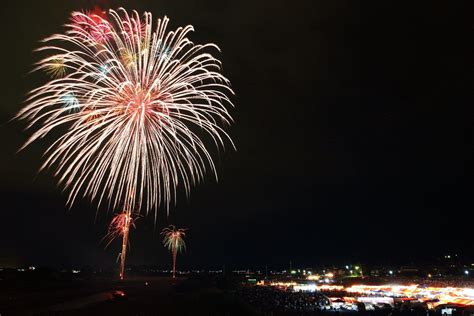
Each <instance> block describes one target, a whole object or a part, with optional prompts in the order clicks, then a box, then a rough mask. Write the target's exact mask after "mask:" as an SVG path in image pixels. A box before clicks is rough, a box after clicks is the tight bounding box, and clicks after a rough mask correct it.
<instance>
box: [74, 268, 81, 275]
mask: <svg viewBox="0 0 474 316" xmlns="http://www.w3.org/2000/svg"><path fill="white" fill-rule="evenodd" d="M80 272H81V270H74V269H73V270H72V273H74V274H77V273H80Z"/></svg>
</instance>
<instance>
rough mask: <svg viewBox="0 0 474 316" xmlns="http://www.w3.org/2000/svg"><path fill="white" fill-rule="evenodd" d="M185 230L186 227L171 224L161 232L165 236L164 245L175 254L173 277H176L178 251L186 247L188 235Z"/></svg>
mask: <svg viewBox="0 0 474 316" xmlns="http://www.w3.org/2000/svg"><path fill="white" fill-rule="evenodd" d="M185 231H186V229H183V228H179V229H177V228H176V227H175V226H174V225H170V226H168V227H166V228H164V229H163V230H162V231H161V234H162V235H163V236H164V238H163V245H164V246H165V247H166V248H168V250H169V251H171V254H172V256H173V279H174V278H175V277H176V257H177V255H178V252H182V251H183V250H185V249H186V243H185V242H184V237H186V233H185Z"/></svg>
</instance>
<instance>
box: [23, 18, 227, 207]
mask: <svg viewBox="0 0 474 316" xmlns="http://www.w3.org/2000/svg"><path fill="white" fill-rule="evenodd" d="M72 16H73V18H72V23H70V24H68V25H67V30H66V32H65V34H56V35H53V36H51V37H49V38H47V39H45V40H44V42H45V43H47V45H46V46H44V47H42V48H40V49H39V50H41V51H48V52H52V53H53V55H54V58H55V59H60V60H62V63H63V65H64V67H65V69H66V71H65V72H64V74H65V75H64V76H63V77H61V78H57V79H54V80H51V81H49V82H47V83H46V84H44V85H43V86H41V87H39V88H37V89H34V90H33V91H32V92H31V93H30V96H29V97H28V99H27V103H28V104H27V105H26V107H25V108H23V109H22V110H21V111H20V113H19V114H18V115H17V117H18V118H20V119H26V120H28V121H30V125H29V127H32V126H34V127H36V128H37V131H36V132H35V133H34V134H33V135H32V136H31V137H30V139H29V140H28V141H27V142H26V144H25V145H24V147H25V146H27V145H29V144H30V143H32V142H33V141H35V140H38V139H40V138H42V137H44V136H45V135H47V134H49V133H50V132H51V131H52V130H55V129H58V128H59V127H61V126H64V127H66V128H67V130H66V131H64V132H63V134H62V135H60V136H59V137H58V139H56V140H55V141H54V142H53V144H52V145H51V146H50V147H49V148H48V150H47V151H46V160H45V162H44V164H43V165H42V167H41V169H44V168H49V167H51V168H53V169H55V172H54V174H55V176H57V177H58V181H59V183H60V184H61V185H63V186H64V187H65V189H68V190H69V199H68V204H69V205H71V204H73V203H74V201H75V199H76V198H77V197H78V196H80V195H82V196H86V197H89V198H90V199H92V200H96V201H97V202H98V205H101V203H102V202H103V201H105V200H107V201H109V205H110V206H111V207H113V208H114V209H117V208H123V209H132V210H135V209H137V210H145V211H146V212H148V211H150V210H155V211H156V210H157V208H158V207H159V206H160V205H162V206H164V207H165V208H166V209H168V207H169V204H170V202H171V201H175V198H176V189H177V188H178V187H179V186H180V185H181V186H182V187H183V188H184V190H185V192H186V193H187V194H188V193H189V189H190V187H191V186H192V185H194V184H196V183H197V182H199V181H200V180H202V177H203V175H204V173H205V172H206V171H207V170H208V169H210V171H211V172H212V173H213V174H214V175H216V170H215V166H214V163H213V161H212V158H211V155H210V153H209V152H208V150H207V148H206V146H205V144H204V142H203V140H202V139H201V138H200V137H199V136H198V134H197V133H201V134H207V135H208V136H210V139H212V140H213V141H214V143H215V145H216V146H217V147H218V148H223V147H224V143H225V140H226V139H227V140H229V143H230V144H232V142H231V141H230V138H229V137H228V135H227V134H226V133H225V132H224V130H223V129H222V127H221V125H227V124H230V123H231V121H232V118H231V117H230V115H229V113H228V110H227V107H226V106H227V105H231V102H230V100H229V98H228V96H227V94H228V93H232V91H231V89H230V88H229V81H228V80H227V79H226V78H225V77H224V76H223V75H222V74H221V73H220V62H219V61H218V60H217V59H216V58H214V57H213V56H212V55H211V54H210V53H209V52H208V50H209V49H212V48H217V46H215V45H214V44H205V45H195V44H193V43H192V42H191V41H190V40H189V39H188V38H187V35H188V33H189V32H191V31H192V30H193V28H192V26H186V27H180V28H178V29H177V30H175V31H167V30H166V29H167V24H168V19H167V18H166V17H165V18H164V19H158V20H157V23H156V27H155V28H154V29H152V16H151V14H150V13H145V14H144V15H143V16H139V15H138V13H137V12H133V14H131V15H129V14H128V13H127V12H126V11H125V10H123V9H119V10H118V11H113V10H110V11H109V20H110V21H109V20H107V19H104V18H103V17H100V16H98V15H93V17H90V16H89V15H87V14H83V13H79V12H74V13H73V14H72ZM98 33H100V34H102V35H103V36H102V35H101V36H98V35H97V34H98ZM49 67H51V58H50V57H48V58H46V59H43V60H41V61H40V62H39V63H38V66H37V69H44V70H47V69H48V68H49ZM58 74H59V73H58ZM71 108H74V111H71V110H70V109H71ZM61 131H63V130H61ZM232 146H233V144H232ZM128 192H134V193H133V195H132V196H129V194H128Z"/></svg>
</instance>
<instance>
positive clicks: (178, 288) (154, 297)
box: [0, 277, 254, 316]
mask: <svg viewBox="0 0 474 316" xmlns="http://www.w3.org/2000/svg"><path fill="white" fill-rule="evenodd" d="M146 282H148V285H146ZM116 290H121V291H123V292H124V293H125V294H126V295H125V297H124V298H121V297H120V296H114V295H113V293H114V291H116ZM0 315H1V316H8V315H254V313H253V312H252V310H251V309H250V307H249V306H247V305H246V304H245V303H243V302H242V301H241V300H239V299H238V298H237V297H235V296H234V295H231V294H230V293H229V292H227V291H224V290H222V289H219V288H218V287H217V286H216V285H215V282H214V281H213V280H211V279H206V278H189V279H185V278H178V279H176V280H173V279H171V278H167V277H150V278H143V277H135V278H131V279H129V280H126V281H118V280H117V281H111V280H67V281H44V280H38V281H37V282H31V280H28V282H23V281H19V280H15V281H0Z"/></svg>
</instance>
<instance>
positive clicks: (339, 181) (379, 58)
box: [0, 0, 474, 268]
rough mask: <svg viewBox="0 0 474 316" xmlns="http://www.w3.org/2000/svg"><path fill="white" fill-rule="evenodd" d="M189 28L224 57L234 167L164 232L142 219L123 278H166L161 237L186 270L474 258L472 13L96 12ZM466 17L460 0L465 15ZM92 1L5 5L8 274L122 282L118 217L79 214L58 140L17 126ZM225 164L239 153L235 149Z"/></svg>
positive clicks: (212, 8) (3, 175) (130, 4)
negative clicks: (88, 269) (44, 67)
mask: <svg viewBox="0 0 474 316" xmlns="http://www.w3.org/2000/svg"><path fill="white" fill-rule="evenodd" d="M98 2H101V3H102V4H103V5H105V6H109V7H110V8H116V7H119V6H124V7H125V8H127V9H137V10H138V11H140V12H142V11H144V10H147V11H151V12H152V13H153V14H154V17H160V16H163V15H167V16H168V17H169V18H170V19H171V23H170V26H171V28H176V27H178V26H182V25H186V24H192V25H194V27H195V29H196V32H195V33H193V34H192V35H191V39H192V40H193V41H194V42H198V43H205V42H214V43H216V44H217V45H219V47H220V48H221V50H222V53H221V54H220V56H219V57H220V58H221V59H222V62H223V66H224V69H223V71H224V74H225V75H226V76H227V77H228V78H229V79H230V80H231V82H232V87H233V89H234V90H235V92H236V96H235V97H234V98H233V99H232V101H233V102H234V103H235V105H236V108H235V109H234V110H232V115H233V116H234V117H235V124H234V125H233V126H232V127H231V128H230V129H229V133H230V135H231V137H232V138H233V139H234V141H235V143H236V146H237V151H236V152H234V151H232V150H227V151H225V152H220V153H219V154H218V155H215V156H214V157H215V160H216V164H217V169H218V174H219V182H218V183H216V181H215V180H214V179H213V178H212V176H211V175H208V176H207V178H206V181H205V182H204V183H202V184H201V185H199V186H198V187H196V188H194V189H193V191H192V194H191V197H190V199H189V200H187V199H185V198H184V197H180V199H179V200H178V204H177V206H176V207H173V208H172V209H171V210H170V215H169V217H167V216H166V213H165V212H164V211H160V213H159V215H158V220H157V221H156V223H155V220H154V216H148V217H144V218H141V219H140V220H139V221H138V222H137V229H135V230H134V231H132V233H131V245H132V248H131V252H130V255H129V257H128V258H127V259H128V264H147V265H157V266H161V267H165V266H167V265H169V261H170V256H169V254H168V253H167V251H166V250H165V249H164V248H163V247H162V245H161V238H160V235H159V232H160V230H161V229H162V227H164V226H166V225H168V224H176V225H178V226H180V227H188V228H189V230H188V238H187V245H188V251H187V252H186V254H185V255H183V256H180V257H179V259H178V266H179V267H182V268H193V267H195V268H208V267H209V268H214V267H215V268H220V267H221V266H222V265H224V264H225V265H226V267H232V268H247V267H251V268H252V267H262V266H263V265H265V264H268V265H269V267H275V268H284V267H287V266H288V263H289V261H292V262H293V266H313V265H323V264H333V263H334V264H345V263H347V262H362V263H374V264H376V263H381V264H385V263H410V262H426V261H431V260H434V259H435V258H436V257H438V256H440V255H442V254H444V253H447V252H454V251H455V252H457V253H459V254H460V255H462V256H465V257H473V254H474V246H473V235H472V231H473V229H472V225H473V224H472V223H473V222H472V220H471V219H470V217H471V216H470V215H471V213H472V212H473V209H474V201H473V199H472V192H474V188H473V179H474V177H473V170H474V164H473V148H474V147H473V129H472V127H473V121H474V115H473V114H474V111H473V105H474V103H473V94H472V91H473V80H472V78H473V72H472V71H473V69H474V67H473V60H474V54H473V52H474V50H473V45H472V43H473V39H474V38H473V30H474V29H473V22H472V21H473V19H472V12H473V11H472V10H471V9H469V8H467V6H463V2H462V1H449V2H448V1H439V2H434V1H425V2H423V3H422V2H421V1H420V2H418V1H416V3H415V1H410V2H403V3H399V2H396V1H394V2H393V3H391V2H390V1H332V0H331V1H330V0H327V1H314V0H313V1H310V0H308V1H298V0H293V1H281V0H272V1H250V0H240V1H222V0H199V1H182V0H179V1H178V0H169V1H164V0H163V1H161V0H150V1H145V0H142V1H113V0H110V1H105V2H104V1H98ZM468 2H469V1H466V2H465V3H466V4H467V3H468ZM95 3H96V2H94V1H79V0H68V1H64V0H56V1H31V3H29V2H26V1H6V2H5V3H2V9H1V23H2V27H1V31H0V32H1V33H2V36H1V39H2V49H1V50H0V54H1V59H0V60H1V61H2V71H1V76H0V81H1V87H2V88H1V90H2V91H1V98H0V103H1V104H0V144H1V150H0V201H1V203H0V212H1V220H0V266H16V265H26V264H34V265H37V266H41V265H48V266H56V267H61V266H63V267H74V266H76V267H77V266H81V265H86V264H87V265H93V266H112V265H113V264H114V263H115V259H116V256H117V253H118V251H119V249H118V246H119V245H118V244H119V243H118V242H117V243H115V245H114V246H112V247H110V248H108V249H105V250H104V245H103V244H101V243H100V240H101V238H102V237H103V235H104V234H105V232H106V229H107V223H108V220H110V217H111V210H109V213H107V209H101V210H99V212H97V211H96V208H95V205H93V204H91V203H89V202H88V201H85V200H84V201H81V202H80V203H78V204H77V205H75V206H74V207H73V208H72V209H71V210H68V209H67V208H66V207H65V206H64V205H65V202H66V193H64V192H61V188H59V187H57V186H56V184H55V180H54V179H53V178H52V173H51V172H43V173H39V174H38V173H37V170H38V168H39V167H40V165H41V161H42V160H41V159H42V158H41V155H42V152H43V151H44V150H45V149H46V147H47V145H48V144H49V143H50V141H48V140H45V141H40V142H37V143H36V144H34V145H33V146H31V147H29V148H28V149H26V150H24V151H22V152H20V153H16V151H17V150H18V148H19V147H20V146H21V145H22V144H23V142H24V141H25V140H26V139H27V137H28V136H29V135H30V134H31V132H24V131H23V129H24V127H25V124H24V122H17V121H10V120H11V119H12V117H13V116H14V115H15V113H16V112H17V111H18V110H19V109H20V108H21V107H22V104H23V100H24V98H25V95H26V93H27V91H29V90H30V89H32V88H34V87H35V86H37V85H39V84H41V83H42V82H44V80H46V77H45V76H44V75H43V74H41V73H38V74H36V73H35V74H29V71H30V70H31V69H32V68H33V63H34V62H35V61H37V60H38V58H39V56H38V55H37V54H35V53H33V52H32V51H33V50H34V49H35V48H37V47H39V46H40V43H39V40H40V39H42V38H44V37H46V36H48V35H50V34H52V33H55V32H60V31H61V30H62V27H61V25H63V24H64V23H66V22H67V19H68V14H69V13H70V12H71V11H73V10H81V9H91V8H92V7H93V5H94V4H95ZM229 148H230V147H229Z"/></svg>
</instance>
